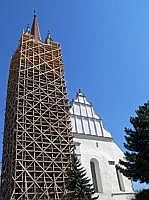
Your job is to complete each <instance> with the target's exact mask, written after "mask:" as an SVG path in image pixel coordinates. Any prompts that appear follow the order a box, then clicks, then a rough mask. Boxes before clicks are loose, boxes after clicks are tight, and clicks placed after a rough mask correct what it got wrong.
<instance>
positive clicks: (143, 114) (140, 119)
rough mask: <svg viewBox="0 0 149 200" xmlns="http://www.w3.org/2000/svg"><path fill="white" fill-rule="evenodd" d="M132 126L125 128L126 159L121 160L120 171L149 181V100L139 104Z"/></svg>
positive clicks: (128, 175)
mask: <svg viewBox="0 0 149 200" xmlns="http://www.w3.org/2000/svg"><path fill="white" fill-rule="evenodd" d="M130 123H131V125H132V128H125V132H126V136H125V139H126V142H125V143H124V146H125V148H126V149H127V151H126V152H125V157H126V160H120V166H118V168H119V169H120V171H121V172H122V173H123V174H124V175H125V176H127V177H128V178H131V179H132V180H133V181H138V180H139V181H140V183H149V102H147V103H145V104H144V105H143V106H139V109H138V110H137V111H136V116H135V117H131V118H130Z"/></svg>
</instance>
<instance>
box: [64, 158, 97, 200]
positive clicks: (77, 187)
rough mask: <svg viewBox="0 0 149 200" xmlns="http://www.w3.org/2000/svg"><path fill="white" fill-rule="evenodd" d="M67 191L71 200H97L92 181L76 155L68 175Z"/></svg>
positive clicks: (72, 159)
mask: <svg viewBox="0 0 149 200" xmlns="http://www.w3.org/2000/svg"><path fill="white" fill-rule="evenodd" d="M67 189H68V191H69V197H68V199H69V200H96V199H98V196H96V195H95V190H94V187H93V185H92V184H90V179H89V178H88V177H87V176H86V171H85V169H84V168H83V167H82V166H81V163H80V161H79V160H78V158H77V156H76V155H75V154H73V155H72V158H71V169H70V171H69V173H68V182H67Z"/></svg>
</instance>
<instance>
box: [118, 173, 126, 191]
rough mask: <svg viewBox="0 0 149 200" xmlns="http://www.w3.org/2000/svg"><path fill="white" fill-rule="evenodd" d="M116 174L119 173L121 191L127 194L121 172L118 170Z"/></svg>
mask: <svg viewBox="0 0 149 200" xmlns="http://www.w3.org/2000/svg"><path fill="white" fill-rule="evenodd" d="M116 173H117V179H118V184H119V188H120V191H122V192H125V187H124V182H123V177H122V174H121V172H120V170H118V169H116Z"/></svg>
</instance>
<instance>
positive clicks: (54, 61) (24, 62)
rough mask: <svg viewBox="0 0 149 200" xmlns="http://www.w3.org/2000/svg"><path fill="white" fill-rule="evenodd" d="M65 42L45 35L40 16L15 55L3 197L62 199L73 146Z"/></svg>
mask: <svg viewBox="0 0 149 200" xmlns="http://www.w3.org/2000/svg"><path fill="white" fill-rule="evenodd" d="M68 109H69V107H68V100H67V94H66V86H65V80H64V69H63V63H62V56H61V48H60V45H59V44H58V43H56V42H54V41H53V40H52V39H51V37H50V36H49V34H48V37H47V38H46V41H45V42H43V41H42V40H41V36H40V31H39V26H38V22H37V17H36V15H34V19H33V24H32V27H31V30H30V29H29V28H27V30H26V32H25V33H23V34H22V35H21V39H20V41H19V46H18V48H17V50H16V51H15V53H14V55H13V56H12V60H11V64H10V71H9V80H8V89H7V102H6V113H5V125H4V142H3V158H2V175H1V200H61V199H64V196H65V194H66V187H65V182H66V179H67V170H68V168H69V159H70V154H71V149H72V134H71V130H70V117H69V110H68Z"/></svg>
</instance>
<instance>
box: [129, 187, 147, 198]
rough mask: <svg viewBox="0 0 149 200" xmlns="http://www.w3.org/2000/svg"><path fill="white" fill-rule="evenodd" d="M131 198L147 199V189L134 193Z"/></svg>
mask: <svg viewBox="0 0 149 200" xmlns="http://www.w3.org/2000/svg"><path fill="white" fill-rule="evenodd" d="M133 200H149V189H148V190H147V189H144V190H142V191H141V192H139V193H137V194H136V195H135V199H133Z"/></svg>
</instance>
